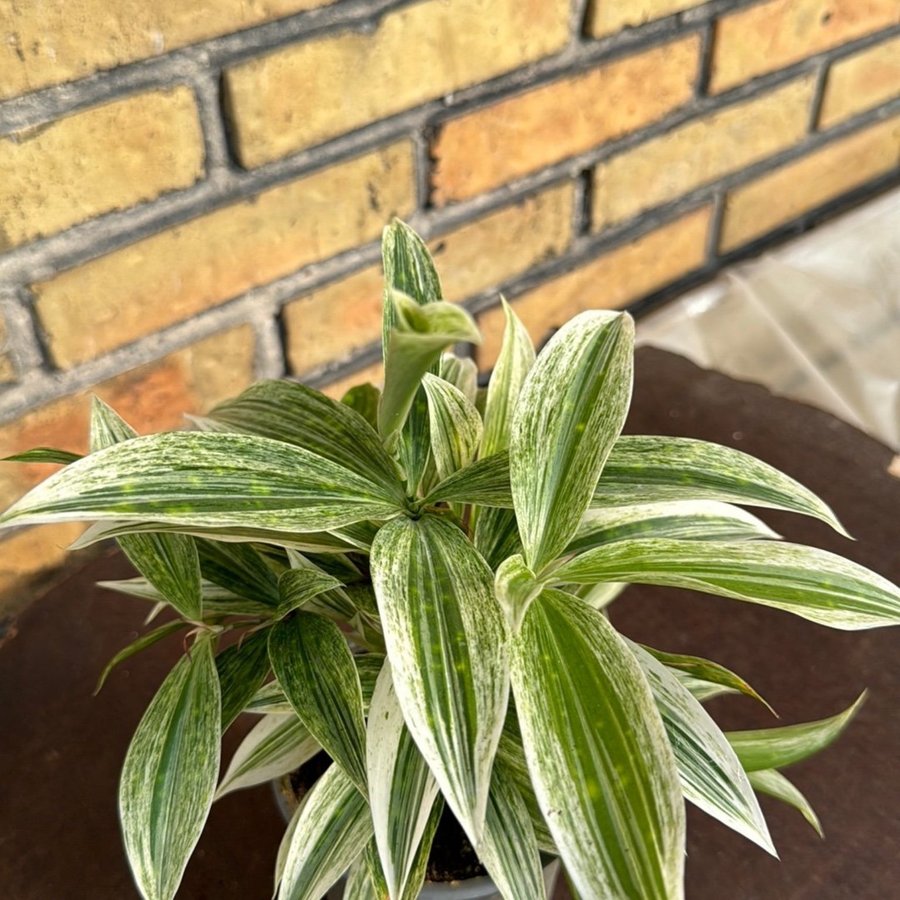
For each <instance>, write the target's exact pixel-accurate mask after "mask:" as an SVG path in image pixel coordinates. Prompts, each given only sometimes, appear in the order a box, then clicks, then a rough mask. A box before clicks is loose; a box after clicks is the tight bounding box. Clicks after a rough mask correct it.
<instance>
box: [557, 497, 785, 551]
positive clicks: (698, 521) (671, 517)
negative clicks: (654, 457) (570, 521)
mask: <svg viewBox="0 0 900 900" xmlns="http://www.w3.org/2000/svg"><path fill="white" fill-rule="evenodd" d="M777 537H778V535H777V534H776V533H775V532H774V531H773V530H772V529H771V528H769V526H768V525H766V523H765V522H763V521H762V520H760V519H758V518H757V517H756V516H754V515H753V514H752V513H748V512H747V511H746V510H743V509H740V508H739V507H737V506H732V505H731V504H729V503H720V502H718V501H715V500H675V501H669V502H665V503H646V504H641V505H640V506H613V507H608V508H605V509H589V510H588V511H587V512H586V513H585V514H584V518H583V519H582V520H581V524H580V525H579V526H578V531H577V532H575V537H574V538H573V539H572V540H571V542H570V543H569V546H568V547H566V553H582V552H584V551H585V550H591V549H593V548H594V547H600V546H602V545H604V544H612V543H614V542H615V541H623V540H629V539H635V538H677V539H679V540H685V541H752V540H759V539H761V538H777Z"/></svg>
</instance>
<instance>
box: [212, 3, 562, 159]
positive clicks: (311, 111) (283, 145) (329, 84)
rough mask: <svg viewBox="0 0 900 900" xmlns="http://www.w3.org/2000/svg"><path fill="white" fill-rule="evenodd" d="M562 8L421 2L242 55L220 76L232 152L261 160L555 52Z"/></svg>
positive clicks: (559, 45)
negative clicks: (365, 25)
mask: <svg viewBox="0 0 900 900" xmlns="http://www.w3.org/2000/svg"><path fill="white" fill-rule="evenodd" d="M568 16H569V3H568V0H454V2H453V3H446V2H444V0H429V2H423V3H416V4H413V5H412V6H408V7H404V8H402V9H400V10H397V11H396V12H392V13H389V14H387V15H386V16H384V18H383V19H382V20H381V21H380V22H379V25H378V28H377V29H376V30H375V31H374V33H371V34H362V33H354V32H349V31H348V32H342V33H339V34H337V35H333V36H327V37H324V38H321V39H319V40H310V41H305V42H303V43H300V44H296V45H292V46H290V47H287V48H285V49H283V50H279V51H277V52H276V53H273V54H270V55H269V56H264V57H262V58H259V59H254V60H251V61H250V62H247V63H245V64H242V65H240V66H238V67H236V68H233V69H231V70H230V71H228V72H227V73H226V76H225V84H226V88H227V91H228V98H229V107H230V111H231V116H232V123H233V128H234V131H235V135H236V138H237V148H238V155H239V157H240V160H241V162H242V164H243V165H245V166H258V165H261V164H263V163H266V162H269V161H271V160H273V159H277V158H279V157H282V156H285V155H287V154H289V153H292V152H295V151H297V150H301V149H302V148H304V147H309V146H312V145H314V144H318V143H321V142H322V141H325V140H328V139H329V138H332V137H335V136H337V135H339V134H343V133H344V132H347V131H351V130H352V129H354V128H359V127H360V126H362V125H365V124H367V123H369V122H371V121H374V120H375V119H380V118H383V117H385V116H389V115H392V114H394V113H398V112H400V111H402V110H404V109H408V108H409V107H411V106H415V105H416V104H418V103H422V102H423V101H426V100H430V99H433V98H436V97H439V96H441V95H442V94H446V93H449V92H452V91H455V90H459V89H460V88H463V87H468V86H469V85H472V84H475V83H476V82H479V81H484V80H485V79H488V78H492V77H494V76H495V75H499V74H501V73H503V72H508V71H510V70H511V69H515V68H517V67H519V66H523V65H525V64H526V63H529V62H533V61H534V60H536V59H539V58H541V57H542V56H547V55H548V54H551V53H554V52H556V51H558V50H560V49H562V48H563V47H564V46H565V44H566V43H567V41H568ZM298 97H302V99H303V103H302V108H298V105H297V98H298Z"/></svg>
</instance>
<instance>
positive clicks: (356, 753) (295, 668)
mask: <svg viewBox="0 0 900 900" xmlns="http://www.w3.org/2000/svg"><path fill="white" fill-rule="evenodd" d="M269 660H270V661H271V663H272V670H273V671H274V672H275V675H276V676H277V678H278V682H279V684H280V685H281V688H282V690H283V691H284V693H285V696H286V697H287V699H288V701H289V702H290V704H291V706H293V707H294V710H295V712H296V713H297V715H298V716H299V717H300V719H301V720H302V722H303V724H304V725H306V727H307V728H308V729H309V732H310V734H312V735H313V737H315V739H316V740H317V741H318V742H319V743H320V744H321V745H322V746H323V747H324V748H325V750H326V751H327V752H328V755H329V756H330V757H331V758H332V759H334V760H335V761H336V762H337V763H338V764H339V765H340V766H341V767H342V768H343V769H344V770H345V771H346V773H347V775H348V776H349V777H350V779H351V781H352V782H353V783H354V784H355V785H356V786H357V787H358V788H359V790H360V792H361V793H362V795H363V796H364V797H365V796H366V795H367V787H366V751H365V746H366V725H365V721H364V719H363V699H362V688H361V687H360V684H359V675H358V674H357V671H356V665H355V664H354V662H353V654H352V653H351V652H350V648H349V646H348V645H347V641H346V640H345V638H344V636H343V634H342V633H341V630H340V628H338V626H337V625H335V623H334V622H331V621H329V620H328V619H325V618H324V617H322V616H318V615H315V614H314V613H306V612H296V613H294V614H293V615H292V616H290V618H287V619H283V620H282V621H281V622H278V623H277V624H276V625H274V626H272V628H271V629H270V631H269Z"/></svg>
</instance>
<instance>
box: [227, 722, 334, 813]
mask: <svg viewBox="0 0 900 900" xmlns="http://www.w3.org/2000/svg"><path fill="white" fill-rule="evenodd" d="M319 750H321V747H320V746H319V743H318V741H316V739H315V738H314V737H313V736H312V735H311V734H310V733H309V731H308V730H307V728H306V726H305V725H304V724H303V723H302V722H301V721H300V720H299V719H298V718H297V717H296V716H295V715H294V714H293V712H291V713H290V714H289V715H274V714H273V715H266V716H263V718H261V719H260V720H259V722H257V723H256V725H254V726H253V728H252V729H251V730H250V731H249V732H248V733H247V736H246V737H245V738H244V740H243V741H241V743H240V745H239V746H238V748H237V750H235V752H234V756H233V757H232V758H231V762H230V763H229V765H228V769H227V770H226V771H225V774H224V775H223V776H222V780H221V781H220V782H219V787H218V788H217V790H216V799H217V800H219V799H220V798H222V797H224V796H225V795H226V794H230V793H232V792H233V791H239V790H242V789H243V788H249V787H254V786H255V785H257V784H265V783H266V782H268V781H271V780H272V779H273V778H280V777H281V776H282V775H287V773H288V772H293V771H294V769H299V768H300V766H302V765H303V763H305V762H307V761H308V760H310V759H312V758H313V757H314V756H315V755H316V754H317V753H318V752H319Z"/></svg>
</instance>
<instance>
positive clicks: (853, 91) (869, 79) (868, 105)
mask: <svg viewBox="0 0 900 900" xmlns="http://www.w3.org/2000/svg"><path fill="white" fill-rule="evenodd" d="M898 96H900V37H895V38H894V39H893V40H890V41H885V42H884V43H883V44H876V45H875V46H874V47H870V48H869V49H868V50H863V51H862V52H861V53H854V54H853V55H852V56H848V57H845V58H844V59H841V60H838V61H837V62H835V63H832V65H831V68H830V69H829V70H828V80H827V81H826V82H825V96H824V98H823V100H822V110H821V113H820V115H819V127H820V128H829V127H830V126H832V125H835V124H837V123H838V122H843V121H844V119H849V118H850V117H851V116H854V115H856V114H857V113H860V112H864V111H865V110H867V109H872V108H874V107H876V106H880V105H881V104H882V103H886V102H887V101H889V100H891V99H893V98H894V97H898Z"/></svg>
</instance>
